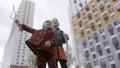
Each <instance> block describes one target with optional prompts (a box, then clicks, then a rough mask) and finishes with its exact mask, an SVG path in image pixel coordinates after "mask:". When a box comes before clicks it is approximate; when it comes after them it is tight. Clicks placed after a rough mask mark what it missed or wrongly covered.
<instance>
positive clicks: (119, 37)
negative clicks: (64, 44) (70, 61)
mask: <svg viewBox="0 0 120 68" xmlns="http://www.w3.org/2000/svg"><path fill="white" fill-rule="evenodd" d="M81 1H82V0H81ZM70 5H71V9H72V10H71V11H72V12H71V15H72V16H71V19H72V22H71V24H72V30H73V34H74V36H75V37H74V38H75V41H76V46H75V50H76V62H77V63H76V65H77V67H78V68H80V67H81V66H82V65H83V66H88V67H90V68H120V0H90V1H89V2H87V1H86V2H85V3H84V4H82V2H80V0H70Z"/></svg>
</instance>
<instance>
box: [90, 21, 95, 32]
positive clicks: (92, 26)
mask: <svg viewBox="0 0 120 68" xmlns="http://www.w3.org/2000/svg"><path fill="white" fill-rule="evenodd" d="M90 27H91V28H92V29H93V30H95V25H94V23H93V22H92V23H91V24H90Z"/></svg>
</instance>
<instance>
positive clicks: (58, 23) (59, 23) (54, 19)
mask: <svg viewBox="0 0 120 68" xmlns="http://www.w3.org/2000/svg"><path fill="white" fill-rule="evenodd" d="M52 20H56V22H57V23H58V26H59V25H60V23H59V21H58V19H57V18H53V19H52Z"/></svg>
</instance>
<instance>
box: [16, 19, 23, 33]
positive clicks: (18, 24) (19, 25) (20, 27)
mask: <svg viewBox="0 0 120 68" xmlns="http://www.w3.org/2000/svg"><path fill="white" fill-rule="evenodd" d="M15 23H16V24H17V26H18V28H19V30H20V31H22V30H23V28H22V25H21V24H20V23H19V20H17V19H16V20H15Z"/></svg>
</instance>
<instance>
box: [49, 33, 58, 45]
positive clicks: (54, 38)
mask: <svg viewBox="0 0 120 68" xmlns="http://www.w3.org/2000/svg"><path fill="white" fill-rule="evenodd" d="M51 37H52V38H51V40H50V42H51V44H52V45H56V44H57V37H56V35H55V33H54V32H52V33H51Z"/></svg>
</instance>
